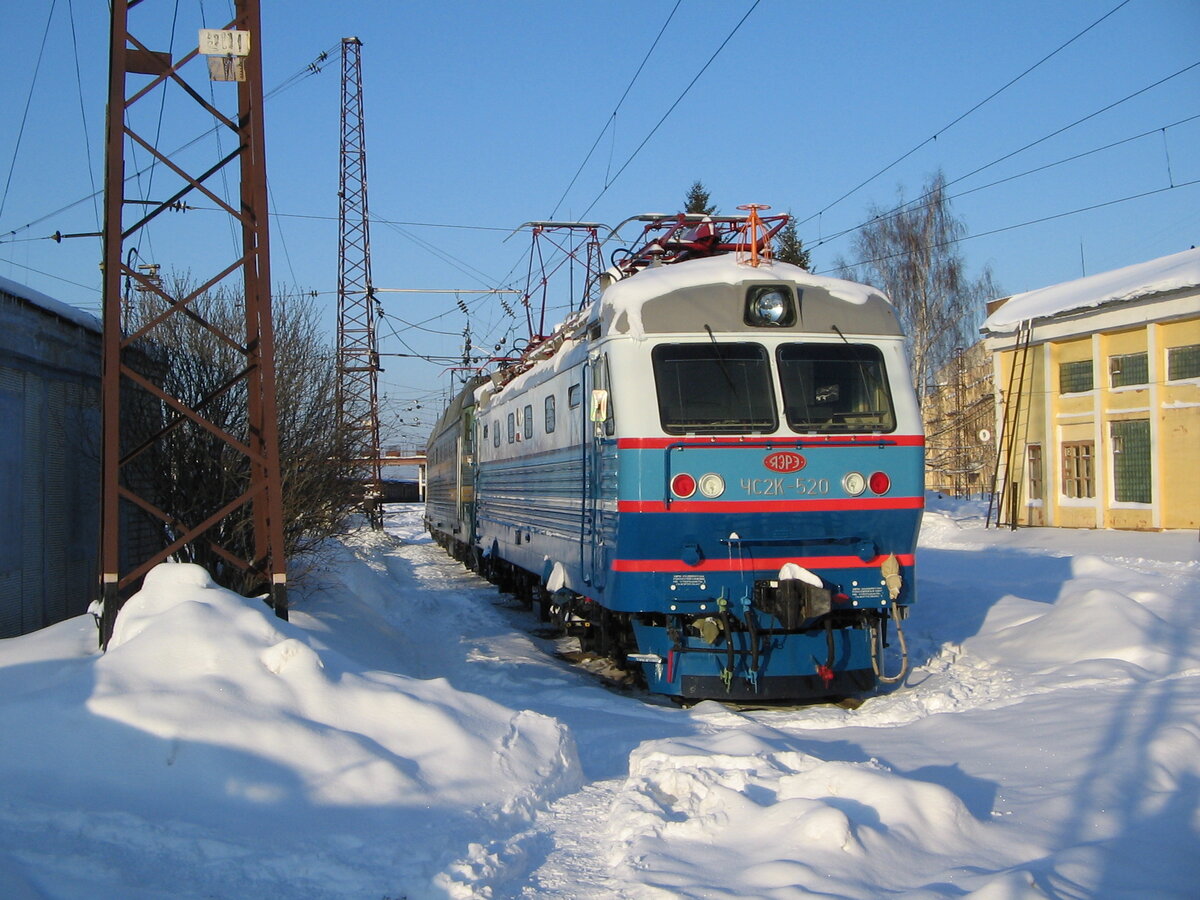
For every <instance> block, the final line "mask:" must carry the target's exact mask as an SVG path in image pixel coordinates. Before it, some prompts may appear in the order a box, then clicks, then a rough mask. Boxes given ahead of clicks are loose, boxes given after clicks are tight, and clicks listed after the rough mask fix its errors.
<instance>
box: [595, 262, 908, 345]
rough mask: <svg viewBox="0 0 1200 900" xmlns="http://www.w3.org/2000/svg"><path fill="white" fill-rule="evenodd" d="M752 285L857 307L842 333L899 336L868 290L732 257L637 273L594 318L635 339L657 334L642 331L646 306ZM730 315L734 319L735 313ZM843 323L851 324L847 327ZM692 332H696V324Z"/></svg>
mask: <svg viewBox="0 0 1200 900" xmlns="http://www.w3.org/2000/svg"><path fill="white" fill-rule="evenodd" d="M754 282H768V283H778V282H790V283H794V284H796V285H797V287H798V288H800V289H802V290H804V289H809V288H812V289H816V290H815V293H816V294H821V295H824V296H825V297H827V298H829V299H831V300H834V301H840V302H841V303H843V304H848V305H849V306H850V307H857V308H859V313H858V314H854V313H851V314H850V315H849V316H844V317H839V318H841V319H842V321H841V323H840V325H841V327H842V328H843V330H848V331H849V330H853V331H863V332H880V333H896V334H898V333H899V328H898V326H897V325H896V318H895V313H894V310H893V308H892V305H891V303H890V301H888V299H887V298H886V297H885V296H884V295H883V294H882V293H881V292H880V291H879V290H877V289H875V288H873V287H870V286H868V285H864V284H857V283H856V282H853V281H844V280H842V279H840V278H828V277H826V276H823V275H813V274H812V273H811V272H808V271H806V270H804V269H802V268H800V267H799V266H794V265H792V264H790V263H784V262H777V261H774V260H763V261H762V262H760V264H759V265H758V266H751V265H748V264H747V263H746V262H744V261H739V259H738V258H737V255H735V254H732V253H726V254H722V255H720V256H712V257H704V258H700V259H693V260H687V261H685V262H678V263H672V264H669V265H661V266H654V267H650V268H646V269H643V270H641V271H639V272H638V273H636V274H635V275H631V276H629V277H627V278H624V279H622V280H620V281H617V282H615V283H614V284H611V285H610V286H609V287H608V288H607V289H606V290H605V291H604V293H603V294H602V295H601V298H600V309H599V314H600V318H601V320H602V321H604V322H605V323H606V324H607V323H612V325H611V326H610V327H612V328H613V329H614V330H616V331H617V332H618V333H624V334H631V335H632V336H634V337H641V336H643V335H644V334H645V333H646V331H648V330H649V331H654V330H659V329H654V328H647V321H646V313H647V307H648V305H649V304H651V303H653V302H655V301H661V300H662V299H663V298H664V297H666V296H668V295H671V294H675V295H678V296H681V297H682V296H683V295H684V294H686V292H687V291H688V290H689V289H692V288H705V287H711V286H713V285H728V286H729V287H730V288H737V287H738V286H740V285H744V284H749V283H754ZM807 302H808V301H807V299H806V298H802V301H801V303H802V307H803V306H804V305H805V304H806V303H807ZM844 312H850V311H849V310H846V311H844ZM736 315H737V318H739V319H740V315H741V312H740V310H738V312H737V314H736ZM847 319H854V320H855V321H853V322H848V321H847ZM713 324H714V327H715V323H713ZM859 325H861V326H862V327H858V326H859ZM847 326H848V327H847ZM670 330H674V329H670ZM695 330H699V326H698V325H697V327H696V329H695ZM821 330H825V329H824V328H822V329H821Z"/></svg>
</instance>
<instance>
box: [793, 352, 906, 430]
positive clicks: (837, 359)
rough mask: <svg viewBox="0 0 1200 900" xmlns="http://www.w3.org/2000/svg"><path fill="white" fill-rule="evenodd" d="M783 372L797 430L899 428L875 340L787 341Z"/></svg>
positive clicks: (794, 428) (881, 357)
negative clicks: (845, 342) (810, 342)
mask: <svg viewBox="0 0 1200 900" xmlns="http://www.w3.org/2000/svg"><path fill="white" fill-rule="evenodd" d="M778 359H779V377H780V380H781V381H782V382H783V402H784V407H785V412H786V416H787V423H788V425H789V426H790V427H791V428H792V430H793V431H809V432H811V431H816V432H850V431H894V430H895V428H896V415H895V412H894V411H893V409H892V397H891V393H890V392H889V391H888V387H887V375H886V371H885V369H884V365H883V354H881V353H880V352H879V348H878V347H874V346H872V345H870V344H784V345H783V346H781V347H780V348H779V350H778Z"/></svg>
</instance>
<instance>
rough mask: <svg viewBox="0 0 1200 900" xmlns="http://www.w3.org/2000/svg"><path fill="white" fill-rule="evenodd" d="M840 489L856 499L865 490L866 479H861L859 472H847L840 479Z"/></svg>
mask: <svg viewBox="0 0 1200 900" xmlns="http://www.w3.org/2000/svg"><path fill="white" fill-rule="evenodd" d="M842 487H843V488H844V489H845V491H846V493H847V494H849V495H850V496H851V497H857V496H858V495H859V494H861V493H862V492H863V491H865V490H866V489H867V479H865V478H863V477H862V473H861V472H847V473H846V475H845V477H843V478H842Z"/></svg>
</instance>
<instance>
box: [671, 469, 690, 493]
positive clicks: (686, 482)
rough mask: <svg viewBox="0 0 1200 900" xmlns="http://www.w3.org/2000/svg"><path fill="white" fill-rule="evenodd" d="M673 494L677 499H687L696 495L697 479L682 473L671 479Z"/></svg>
mask: <svg viewBox="0 0 1200 900" xmlns="http://www.w3.org/2000/svg"><path fill="white" fill-rule="evenodd" d="M671 493H672V494H674V495H675V496H676V497H682V498H684V499H687V498H688V497H690V496H692V494H694V493H696V479H695V478H693V477H692V476H691V475H688V474H687V473H686V472H680V473H679V474H678V475H676V476H675V477H674V478H672V479H671Z"/></svg>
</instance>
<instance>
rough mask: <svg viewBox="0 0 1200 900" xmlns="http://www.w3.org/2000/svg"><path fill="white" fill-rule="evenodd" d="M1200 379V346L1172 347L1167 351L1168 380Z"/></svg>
mask: <svg viewBox="0 0 1200 900" xmlns="http://www.w3.org/2000/svg"><path fill="white" fill-rule="evenodd" d="M1184 378H1200V344H1189V345H1187V346H1186V347H1172V348H1171V349H1170V350H1168V351H1167V380H1168V381H1180V380H1181V379H1184Z"/></svg>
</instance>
